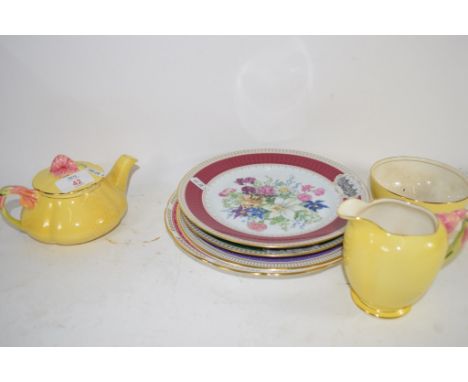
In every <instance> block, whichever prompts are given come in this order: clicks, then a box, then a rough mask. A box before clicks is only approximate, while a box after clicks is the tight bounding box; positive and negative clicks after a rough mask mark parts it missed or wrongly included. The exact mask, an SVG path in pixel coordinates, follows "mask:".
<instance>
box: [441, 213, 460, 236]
mask: <svg viewBox="0 0 468 382" xmlns="http://www.w3.org/2000/svg"><path fill="white" fill-rule="evenodd" d="M460 215H461V214H460V213H459V211H453V212H449V213H446V214H437V217H438V218H439V220H440V221H441V222H442V224H443V225H444V226H445V229H446V230H447V233H448V234H450V233H452V232H453V230H454V229H455V228H456V227H457V225H458V223H460V221H461V220H462V217H460Z"/></svg>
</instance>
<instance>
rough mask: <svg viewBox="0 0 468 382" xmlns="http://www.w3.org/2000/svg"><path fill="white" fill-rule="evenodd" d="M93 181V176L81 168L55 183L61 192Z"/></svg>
mask: <svg viewBox="0 0 468 382" xmlns="http://www.w3.org/2000/svg"><path fill="white" fill-rule="evenodd" d="M93 182H94V178H93V177H92V175H91V174H90V173H89V172H88V170H81V171H78V172H75V173H74V174H71V175H68V176H66V177H64V178H62V179H60V180H58V181H57V182H55V185H56V186H57V187H58V189H59V190H60V191H61V192H70V191H73V190H76V189H78V188H81V187H83V186H86V185H87V184H90V183H93Z"/></svg>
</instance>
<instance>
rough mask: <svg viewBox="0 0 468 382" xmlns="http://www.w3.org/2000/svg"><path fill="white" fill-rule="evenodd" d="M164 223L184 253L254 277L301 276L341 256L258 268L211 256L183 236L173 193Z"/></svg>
mask: <svg viewBox="0 0 468 382" xmlns="http://www.w3.org/2000/svg"><path fill="white" fill-rule="evenodd" d="M165 223H166V228H167V230H168V232H169V233H170V234H171V236H172V237H173V239H174V241H175V243H176V244H177V245H178V246H179V248H181V249H182V250H183V251H184V252H185V253H186V254H188V255H189V256H191V257H193V258H194V259H195V260H198V261H200V262H201V263H203V264H206V265H209V266H212V267H214V268H216V269H219V270H222V271H226V272H229V273H237V274H243V275H248V276H254V277H275V278H276V277H293V276H303V275H307V274H310V273H316V272H320V271H322V270H325V269H327V268H329V267H331V266H333V265H335V264H338V263H339V262H340V260H341V256H340V257H337V258H336V259H334V260H332V261H329V262H325V263H321V264H313V265H310V266H306V267H300V268H292V269H291V268H274V267H273V266H271V267H269V268H260V267H254V266H248V265H242V264H237V263H235V262H231V261H226V260H223V259H220V258H217V257H215V256H213V255H212V254H210V253H208V252H205V251H203V250H201V249H199V248H198V247H197V246H195V245H194V244H193V243H191V242H190V240H188V238H187V237H186V236H185V234H184V232H183V230H181V228H180V226H179V225H178V222H177V197H176V196H175V195H174V196H173V197H171V200H169V202H168V205H167V207H166V211H165Z"/></svg>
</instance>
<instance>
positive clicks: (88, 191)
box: [0, 150, 468, 318]
mask: <svg viewBox="0 0 468 382" xmlns="http://www.w3.org/2000/svg"><path fill="white" fill-rule="evenodd" d="M136 162H137V160H136V159H135V158H133V157H131V156H129V155H122V156H121V157H120V158H119V159H118V160H117V161H116V162H115V164H114V166H113V168H112V169H111V171H110V172H109V173H108V174H107V175H105V173H104V170H103V168H102V167H101V166H99V165H97V164H94V163H90V162H86V161H74V160H72V159H70V158H68V157H67V156H65V155H57V156H56V157H55V158H54V159H53V161H52V163H51V165H50V166H49V167H48V168H46V169H43V170H41V171H40V172H39V173H37V174H36V176H35V177H34V179H33V181H32V189H29V188H26V187H22V186H6V187H3V188H1V189H0V209H1V211H2V215H3V216H4V218H5V220H6V221H7V222H8V223H10V224H11V225H12V226H13V227H15V228H17V229H18V230H20V231H23V232H25V233H27V234H28V235H29V236H31V237H32V238H34V239H36V240H38V241H40V242H43V243H50V244H62V245H73V244H81V243H85V242H89V241H91V240H94V239H96V238H98V237H101V236H103V235H105V234H107V233H108V232H110V231H111V230H112V229H114V228H115V227H116V226H117V225H118V224H119V223H120V221H121V220H122V218H123V217H124V215H125V213H126V211H127V197H126V194H127V186H128V181H129V178H130V176H131V173H132V169H133V168H134V165H135V163H136ZM370 190H371V194H372V197H373V201H370V198H369V196H368V193H367V188H366V186H365V185H364V183H363V182H362V181H360V180H359V178H358V177H356V176H355V175H354V174H353V173H352V172H350V171H349V170H347V169H346V168H345V167H343V166H341V165H340V164H338V163H336V162H333V161H330V160H328V159H326V158H322V157H319V156H316V155H312V154H310V153H304V152H297V151H291V150H246V151H239V152H235V153H229V154H225V155H222V156H219V157H216V158H213V159H210V160H208V161H206V162H203V163H201V164H199V165H198V166H196V167H195V168H194V169H192V170H191V171H189V172H188V173H187V174H186V176H185V177H184V178H183V179H182V180H181V182H180V184H179V186H178V189H177V191H176V192H175V193H174V195H173V196H172V197H171V198H170V200H169V202H168V205H167V208H166V213H165V222H166V226H167V229H168V232H169V233H170V234H171V235H172V236H173V239H174V241H175V243H176V244H177V245H178V246H179V247H180V248H181V249H182V250H183V251H184V252H185V253H187V254H188V255H190V256H192V257H193V258H195V259H197V260H199V261H201V262H203V263H205V264H207V265H210V266H213V267H216V268H218V269H221V270H224V271H230V272H236V273H240V274H246V275H250V276H259V277H262V276H266V277H281V276H293V275H304V274H309V273H313V272H317V271H322V270H324V269H326V268H328V267H330V266H332V265H335V264H337V263H339V262H340V261H342V263H343V269H344V272H345V275H346V278H347V280H348V282H349V285H350V289H351V297H352V300H353V301H354V303H355V304H356V305H357V306H358V307H359V308H361V309H362V310H363V311H365V312H366V313H368V314H370V315H373V316H376V317H381V318H396V317H401V316H403V315H405V314H406V313H408V312H409V311H410V309H411V307H412V306H413V305H414V304H415V303H416V302H417V301H418V300H419V299H420V298H421V297H422V296H423V295H424V293H425V292H426V291H427V290H428V288H429V287H430V285H431V283H432V282H433V280H434V278H435V277H436V275H437V273H438V271H439V270H440V269H441V267H442V266H443V265H444V264H446V263H447V262H448V261H451V260H452V259H453V258H454V257H455V255H456V254H457V253H458V252H460V250H461V248H462V246H463V244H464V242H465V241H466V240H467V239H468V178H467V177H466V176H465V175H464V174H463V173H462V172H461V171H459V170H457V169H455V168H453V167H451V166H449V165H446V164H444V163H441V162H437V161H434V160H430V159H424V158H418V157H409V156H399V157H390V158H385V159H382V160H379V161H378V162H376V163H375V164H374V165H373V166H372V167H371V169H370ZM11 195H15V196H16V197H17V198H18V197H19V203H20V205H21V206H22V210H21V214H20V219H17V218H15V217H14V216H12V215H11V214H10V212H9V211H8V209H7V205H6V199H7V198H8V197H9V196H11Z"/></svg>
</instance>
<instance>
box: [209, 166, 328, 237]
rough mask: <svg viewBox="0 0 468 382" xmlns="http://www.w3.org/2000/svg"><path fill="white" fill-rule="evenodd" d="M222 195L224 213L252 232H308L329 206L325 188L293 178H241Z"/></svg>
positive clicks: (220, 195) (222, 192)
mask: <svg viewBox="0 0 468 382" xmlns="http://www.w3.org/2000/svg"><path fill="white" fill-rule="evenodd" d="M232 183H233V184H232V187H227V188H225V189H223V190H222V191H221V192H219V193H218V196H219V197H221V198H222V206H223V208H224V210H223V213H224V214H225V216H226V217H227V218H228V219H234V220H240V221H241V222H242V223H244V224H245V226H246V227H247V228H248V229H249V230H252V231H257V232H261V231H265V230H268V228H269V227H271V226H276V227H279V228H280V229H281V230H282V231H284V232H287V231H288V230H291V229H293V228H294V229H301V230H302V229H304V228H306V227H307V226H309V225H311V224H313V223H317V222H319V221H320V220H322V216H321V215H320V211H321V210H323V209H329V208H330V207H329V205H328V204H327V203H326V202H325V200H323V198H320V197H321V196H322V195H324V194H325V192H326V190H325V189H324V188H323V187H316V186H314V185H313V184H302V183H301V182H298V181H296V179H295V177H294V176H293V175H291V176H289V178H288V179H287V180H285V181H284V180H281V179H273V178H271V177H269V176H265V178H264V179H258V178H255V177H253V176H248V177H243V178H237V179H236V180H235V181H234V182H232Z"/></svg>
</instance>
